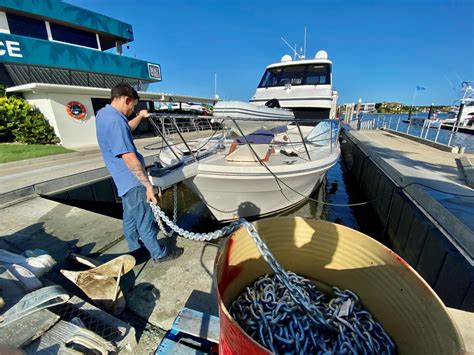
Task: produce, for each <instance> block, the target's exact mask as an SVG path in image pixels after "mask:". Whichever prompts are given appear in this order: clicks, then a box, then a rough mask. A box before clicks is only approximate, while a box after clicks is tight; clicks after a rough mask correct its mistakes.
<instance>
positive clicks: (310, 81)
mask: <svg viewBox="0 0 474 355" xmlns="http://www.w3.org/2000/svg"><path fill="white" fill-rule="evenodd" d="M295 57H296V56H295ZM299 58H304V57H302V56H300V57H299ZM272 99H277V100H278V102H279V104H280V107H281V108H284V109H289V110H291V111H293V113H294V115H295V117H296V118H301V119H311V120H314V119H318V118H334V117H335V116H336V101H337V91H335V90H334V89H333V86H332V62H331V61H330V60H329V59H328V54H327V52H326V51H324V50H321V51H319V52H317V53H316V55H315V57H314V59H298V60H293V59H292V57H291V56H290V55H284V56H283V57H282V58H281V62H280V63H275V64H271V65H269V66H267V68H266V70H265V73H264V74H263V77H262V79H261V80H260V83H259V85H258V87H257V90H256V92H255V94H254V95H253V97H252V98H251V99H250V102H251V103H253V104H256V105H265V103H267V102H268V101H269V100H272Z"/></svg>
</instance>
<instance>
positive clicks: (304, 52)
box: [303, 26, 306, 58]
mask: <svg viewBox="0 0 474 355" xmlns="http://www.w3.org/2000/svg"><path fill="white" fill-rule="evenodd" d="M303 55H304V57H305V58H306V26H304V51H303Z"/></svg>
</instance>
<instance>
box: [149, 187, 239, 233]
mask: <svg viewBox="0 0 474 355" xmlns="http://www.w3.org/2000/svg"><path fill="white" fill-rule="evenodd" d="M175 186H176V185H175ZM175 200H176V197H175ZM176 205H177V203H175V206H174V213H173V215H174V216H177V212H176V211H177V206H176ZM150 206H151V210H152V211H153V215H154V216H155V220H156V222H157V223H158V226H159V227H160V230H161V231H162V232H163V234H164V235H166V236H169V235H170V233H169V232H167V231H166V229H165V227H164V225H163V222H164V223H165V224H166V225H167V226H168V227H169V228H170V229H171V231H174V232H175V233H176V234H178V235H180V236H182V237H185V238H188V239H191V240H196V241H201V242H204V241H210V240H213V239H218V238H220V237H223V236H226V235H229V234H231V233H232V232H233V231H234V230H236V229H237V228H238V227H239V226H240V225H242V220H238V221H235V222H232V223H231V224H230V225H228V226H225V227H223V228H221V229H218V230H216V231H214V232H210V233H194V232H189V231H187V230H184V229H183V228H180V227H179V226H178V225H177V224H176V220H175V218H173V219H174V221H171V220H170V219H169V218H168V216H167V215H166V214H165V213H164V211H163V210H162V209H161V208H160V206H158V205H155V204H153V203H150ZM174 216H173V217H174Z"/></svg>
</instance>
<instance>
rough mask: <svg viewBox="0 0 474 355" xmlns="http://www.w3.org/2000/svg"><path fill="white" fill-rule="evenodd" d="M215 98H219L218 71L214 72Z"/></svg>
mask: <svg viewBox="0 0 474 355" xmlns="http://www.w3.org/2000/svg"><path fill="white" fill-rule="evenodd" d="M214 98H217V73H214Z"/></svg>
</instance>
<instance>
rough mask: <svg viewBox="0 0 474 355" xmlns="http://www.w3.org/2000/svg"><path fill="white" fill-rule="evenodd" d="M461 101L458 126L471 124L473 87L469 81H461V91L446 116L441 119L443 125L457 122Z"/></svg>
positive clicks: (472, 116)
mask: <svg viewBox="0 0 474 355" xmlns="http://www.w3.org/2000/svg"><path fill="white" fill-rule="evenodd" d="M461 103H463V104H464V107H463V110H462V113H461V117H460V119H459V127H468V126H473V124H474V89H473V88H472V83H471V82H470V81H463V82H462V83H461V91H460V94H459V97H458V98H457V99H456V100H455V102H454V105H453V106H452V107H451V110H450V111H449V112H448V117H447V118H445V119H443V120H442V121H441V123H442V124H445V125H453V124H455V123H456V122H457V119H458V115H459V110H460V107H461Z"/></svg>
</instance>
